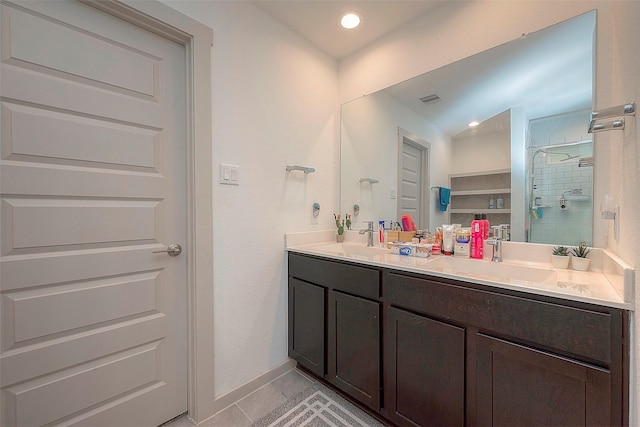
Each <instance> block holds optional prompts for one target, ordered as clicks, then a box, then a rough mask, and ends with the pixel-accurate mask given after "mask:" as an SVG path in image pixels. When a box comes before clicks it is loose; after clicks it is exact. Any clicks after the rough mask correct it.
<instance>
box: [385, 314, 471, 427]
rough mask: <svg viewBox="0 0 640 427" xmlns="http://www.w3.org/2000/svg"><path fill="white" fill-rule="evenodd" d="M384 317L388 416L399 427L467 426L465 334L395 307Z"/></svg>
mask: <svg viewBox="0 0 640 427" xmlns="http://www.w3.org/2000/svg"><path fill="white" fill-rule="evenodd" d="M385 316H386V320H385V331H384V337H385V338H384V357H385V370H384V383H385V390H384V392H385V407H386V408H387V417H388V418H389V419H390V420H392V421H393V422H394V423H396V424H398V425H400V426H432V425H433V426H435V425H438V426H462V425H464V411H465V409H464V393H465V391H464V385H465V330H464V329H462V328H459V327H457V326H453V325H449V324H447V323H443V322H439V321H436V320H432V319H429V318H426V317H422V316H418V315H416V314H413V313H411V312H408V311H404V310H400V309H397V308H394V307H389V309H388V310H387V311H386V312H385Z"/></svg>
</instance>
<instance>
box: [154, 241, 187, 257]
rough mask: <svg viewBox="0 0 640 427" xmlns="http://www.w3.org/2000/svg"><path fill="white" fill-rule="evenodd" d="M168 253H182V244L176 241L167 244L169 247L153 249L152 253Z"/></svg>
mask: <svg viewBox="0 0 640 427" xmlns="http://www.w3.org/2000/svg"><path fill="white" fill-rule="evenodd" d="M164 252H166V253H168V254H169V256H178V255H180V254H181V253H182V246H180V245H179V244H177V243H173V244H171V245H169V247H167V249H166V250H164V251H154V252H153V253H154V254H160V253H164Z"/></svg>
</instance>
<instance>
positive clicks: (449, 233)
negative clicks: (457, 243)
mask: <svg viewBox="0 0 640 427" xmlns="http://www.w3.org/2000/svg"><path fill="white" fill-rule="evenodd" d="M453 240H454V237H453V225H451V224H444V225H443V226H442V253H443V254H445V255H453Z"/></svg>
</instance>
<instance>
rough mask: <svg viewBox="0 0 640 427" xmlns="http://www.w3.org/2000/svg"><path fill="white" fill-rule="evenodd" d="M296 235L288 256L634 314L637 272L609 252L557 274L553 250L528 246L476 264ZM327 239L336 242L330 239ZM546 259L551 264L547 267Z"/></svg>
mask: <svg viewBox="0 0 640 427" xmlns="http://www.w3.org/2000/svg"><path fill="white" fill-rule="evenodd" d="M296 234H298V235H292V234H291V233H290V234H287V237H286V241H287V250H288V251H289V252H295V253H301V254H308V255H316V256H321V257H325V258H329V259H336V260H343V261H350V262H354V263H358V264H365V265H370V266H376V267H385V268H392V269H395V270H400V271H406V272H411V273H418V274H428V275H431V276H436V277H442V278H447V279H454V280H462V281H467V282H472V283H478V284H481V285H487V286H492V287H497V288H503V289H511V290H516V291H521V292H527V293H532V294H537V295H547V296H551V297H556V298H563V299H567V300H571V301H582V302H587V303H592V304H598V305H603V306H609V307H616V308H623V309H627V310H633V298H632V293H631V292H630V291H629V287H631V289H632V287H633V282H634V271H633V269H630V268H629V266H627V265H625V264H624V263H623V262H622V261H620V260H618V259H616V258H615V257H613V256H611V254H608V253H606V251H605V250H598V252H596V253H595V254H594V257H593V258H594V259H593V260H592V264H593V267H592V268H591V271H575V270H571V269H554V268H553V267H552V266H551V263H550V257H549V256H548V254H550V248H551V246H548V245H530V244H526V246H525V249H526V251H527V253H528V254H529V255H528V256H527V261H521V260H514V259H512V257H510V258H506V257H505V258H506V259H505V261H504V262H502V263H494V262H492V261H491V260H489V259H484V260H476V259H469V258H456V257H452V256H445V255H433V256H431V257H429V258H418V257H409V256H402V255H397V254H392V253H391V251H390V250H388V249H385V248H380V247H377V248H366V245H365V244H363V243H361V241H360V239H359V238H357V237H355V238H351V239H346V242H345V243H342V244H337V243H336V242H335V240H333V239H332V240H330V241H327V240H325V239H323V237H326V235H323V234H318V235H316V236H314V237H315V238H314V237H312V238H309V237H308V236H302V238H301V236H300V235H299V234H300V233H296ZM327 235H329V236H330V238H332V237H333V236H332V234H328V233H327ZM318 240H320V241H318ZM322 240H324V241H322ZM507 243H508V245H505V246H509V247H503V255H505V254H506V253H507V251H508V250H509V248H511V249H513V252H521V251H522V249H523V248H521V247H519V246H517V245H520V246H522V245H523V244H513V243H512V242H507ZM539 246H544V248H540V247H539ZM542 250H544V253H545V254H547V255H546V256H545V257H543V256H541V254H535V253H534V252H536V251H542ZM594 251H596V250H594ZM600 252H602V253H600ZM536 255H537V256H536ZM545 259H548V260H549V261H547V262H544V260H545ZM612 264H613V265H612ZM628 282H630V283H628Z"/></svg>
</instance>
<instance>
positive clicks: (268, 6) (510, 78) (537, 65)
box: [252, 0, 595, 135]
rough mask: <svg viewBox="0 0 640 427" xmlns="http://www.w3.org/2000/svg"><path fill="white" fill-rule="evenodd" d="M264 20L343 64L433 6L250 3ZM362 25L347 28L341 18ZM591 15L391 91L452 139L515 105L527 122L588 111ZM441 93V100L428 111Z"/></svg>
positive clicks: (390, 1)
mask: <svg viewBox="0 0 640 427" xmlns="http://www.w3.org/2000/svg"><path fill="white" fill-rule="evenodd" d="M252 3H254V4H255V5H257V6H258V7H260V8H261V9H263V10H264V11H265V12H266V13H267V14H269V15H271V16H272V17H273V18H275V19H276V20H278V21H280V22H282V23H283V24H285V25H286V26H287V27H289V28H290V29H291V30H293V31H294V32H296V33H297V34H299V35H300V36H302V37H303V38H305V39H307V40H309V41H310V42H311V43H313V44H314V45H316V46H317V47H318V48H320V49H321V50H323V51H325V52H326V53H328V54H329V55H331V56H332V57H334V58H335V59H337V60H339V59H341V58H343V57H345V56H347V55H349V54H351V53H354V52H356V51H357V50H359V49H361V48H363V47H365V46H366V45H367V44H369V43H371V42H373V41H375V40H377V39H378V38H380V37H382V36H384V35H385V34H388V33H390V32H392V31H394V30H396V29H398V28H400V27H401V26H402V25H404V24H406V23H408V22H409V21H411V20H413V19H416V18H418V17H420V16H421V15H423V14H426V13H429V11H430V10H432V9H433V8H435V7H438V5H442V4H443V3H444V2H443V1H434V0H412V1H406V0H379V1H378V0H370V1H364V0H357V1H350V0H252ZM348 11H356V12H358V13H359V14H360V15H361V16H362V24H361V25H360V27H358V28H356V29H354V30H345V29H342V28H341V27H340V25H339V19H340V17H341V16H342V14H343V13H344V12H348ZM594 31H595V16H594V14H584V15H581V16H579V17H576V18H573V19H571V20H569V21H565V22H563V23H561V24H558V25H554V26H553V27H549V28H548V29H545V30H543V31H537V32H535V33H531V34H528V35H527V36H524V37H522V38H520V39H518V40H515V41H513V42H510V43H506V44H504V45H502V46H498V47H497V48H494V49H491V50H488V51H486V52H482V53H481V54H479V55H474V56H472V57H470V58H466V59H464V60H462V61H458V62H457V63H454V64H451V65H449V66H446V67H442V68H440V69H438V70H434V71H431V72H429V73H426V74H424V75H423V76H419V77H416V78H414V79H411V80H409V81H407V82H402V83H400V84H398V85H395V86H393V87H391V88H389V89H387V91H388V92H389V94H391V95H392V96H394V97H396V98H398V99H399V100H400V102H403V103H404V104H406V105H407V106H408V107H409V108H411V109H413V110H414V111H416V112H417V113H418V114H421V115H423V116H424V117H426V118H427V119H428V120H429V121H431V122H432V123H436V124H437V125H438V127H439V128H440V129H442V130H443V131H444V132H446V133H448V134H449V135H456V134H457V133H459V132H461V131H463V130H465V129H466V126H467V124H468V123H469V122H470V121H472V120H477V121H483V120H486V119H488V118H490V117H493V116H495V115H497V114H499V113H501V112H503V111H505V110H507V109H509V108H511V107H514V106H523V107H525V111H526V114H527V115H528V117H529V118H530V119H534V118H538V117H545V116H550V115H554V114H558V113H561V112H569V111H576V110H580V109H586V108H591V104H592V102H591V99H592V86H593V83H592V76H593V37H594ZM432 93H436V94H438V95H439V96H440V97H441V98H442V100H443V101H441V102H437V103H435V104H430V105H424V104H422V103H421V102H420V101H419V98H421V97H423V96H426V95H429V94H432Z"/></svg>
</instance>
